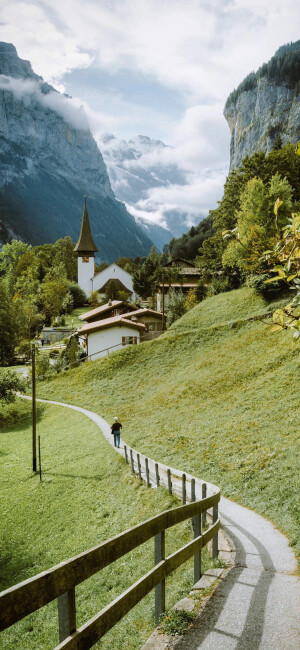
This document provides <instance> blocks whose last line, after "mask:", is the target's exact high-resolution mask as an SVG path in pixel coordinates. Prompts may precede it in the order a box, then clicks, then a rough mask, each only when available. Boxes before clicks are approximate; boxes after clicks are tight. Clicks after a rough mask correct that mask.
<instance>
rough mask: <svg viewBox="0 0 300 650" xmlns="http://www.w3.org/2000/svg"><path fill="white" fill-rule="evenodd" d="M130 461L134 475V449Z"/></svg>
mask: <svg viewBox="0 0 300 650" xmlns="http://www.w3.org/2000/svg"><path fill="white" fill-rule="evenodd" d="M130 461H131V469H132V471H133V473H134V460H133V452H132V449H130Z"/></svg>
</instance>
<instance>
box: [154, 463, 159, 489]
mask: <svg viewBox="0 0 300 650" xmlns="http://www.w3.org/2000/svg"><path fill="white" fill-rule="evenodd" d="M155 476H156V485H157V487H159V486H160V478H159V469H158V463H155Z"/></svg>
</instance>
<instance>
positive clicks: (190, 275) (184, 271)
mask: <svg viewBox="0 0 300 650" xmlns="http://www.w3.org/2000/svg"><path fill="white" fill-rule="evenodd" d="M164 268H165V269H166V271H167V270H168V269H169V270H170V274H169V276H170V277H169V279H167V278H166V281H165V282H164V283H162V282H161V283H160V285H159V290H158V293H157V310H158V311H160V312H161V311H163V310H164V309H163V303H164V304H165V305H167V304H168V300H169V295H170V291H171V290H173V291H180V290H181V291H182V292H183V293H184V294H187V293H188V292H189V291H190V290H191V289H195V288H196V286H197V284H198V280H199V278H200V275H201V271H200V269H198V268H197V267H196V266H195V264H194V263H193V262H190V261H188V260H185V259H182V258H181V257H175V258H173V259H172V260H171V261H170V262H167V264H165V265H164ZM172 271H174V277H173V278H172ZM176 271H177V274H176ZM166 275H168V274H166ZM176 275H177V277H176Z"/></svg>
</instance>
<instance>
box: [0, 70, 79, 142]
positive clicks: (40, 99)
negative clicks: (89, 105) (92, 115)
mask: <svg viewBox="0 0 300 650" xmlns="http://www.w3.org/2000/svg"><path fill="white" fill-rule="evenodd" d="M0 89H1V90H5V91H7V92H11V93H12V94H13V95H14V97H15V98H16V99H17V100H20V101H22V102H23V103H24V104H25V106H30V104H34V103H38V104H40V105H41V106H43V107H44V108H49V109H50V110H52V111H54V112H55V113H57V114H58V115H60V117H62V118H63V119H64V120H65V122H68V124H70V125H71V126H73V127H74V128H75V129H80V130H84V131H87V130H89V125H88V121H87V117H86V115H85V112H84V110H83V108H82V107H81V106H78V105H77V103H76V101H75V102H74V101H73V100H72V99H71V98H70V97H66V96H65V95H61V94H60V93H58V92H56V91H55V90H54V89H51V86H47V85H46V84H43V82H39V81H35V80H31V79H21V78H16V77H9V76H7V75H3V74H2V75H0Z"/></svg>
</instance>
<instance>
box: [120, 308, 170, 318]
mask: <svg viewBox="0 0 300 650" xmlns="http://www.w3.org/2000/svg"><path fill="white" fill-rule="evenodd" d="M131 316H153V317H157V318H160V319H162V317H163V315H162V313H161V312H160V311H155V310H154V309H136V310H135V311H131V312H130V313H129V314H122V318H131Z"/></svg>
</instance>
